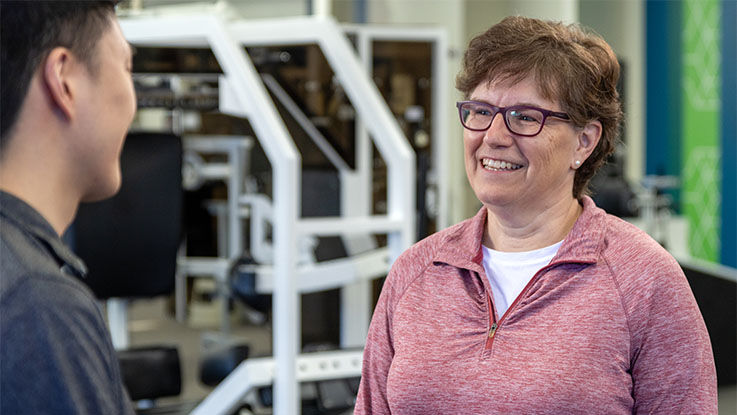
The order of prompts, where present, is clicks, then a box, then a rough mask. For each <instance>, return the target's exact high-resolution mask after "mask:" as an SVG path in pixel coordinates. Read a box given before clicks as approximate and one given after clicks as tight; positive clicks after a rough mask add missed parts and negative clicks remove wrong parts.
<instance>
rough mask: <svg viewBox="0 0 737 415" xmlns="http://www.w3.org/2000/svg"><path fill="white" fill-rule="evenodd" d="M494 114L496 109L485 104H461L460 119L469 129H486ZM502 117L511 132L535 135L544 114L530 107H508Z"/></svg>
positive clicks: (540, 126) (538, 130)
mask: <svg viewBox="0 0 737 415" xmlns="http://www.w3.org/2000/svg"><path fill="white" fill-rule="evenodd" d="M494 115H496V111H495V110H494V109H493V108H492V107H490V106H487V105H483V104H479V103H473V102H469V103H464V104H462V105H461V120H462V121H463V125H464V126H465V127H466V128H468V129H471V130H486V129H487V128H489V127H490V126H491V122H492V119H493V118H494ZM504 118H505V122H506V124H507V127H508V128H509V130H510V131H512V132H513V133H515V134H520V135H535V134H537V133H538V132H540V129H541V128H542V123H543V119H544V115H543V113H542V112H540V111H538V110H536V109H532V108H524V107H523V108H515V107H509V108H507V110H506V113H505V114H504Z"/></svg>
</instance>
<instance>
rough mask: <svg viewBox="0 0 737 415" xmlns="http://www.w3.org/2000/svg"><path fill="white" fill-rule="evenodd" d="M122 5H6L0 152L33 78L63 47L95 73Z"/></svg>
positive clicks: (0, 14)
mask: <svg viewBox="0 0 737 415" xmlns="http://www.w3.org/2000/svg"><path fill="white" fill-rule="evenodd" d="M116 3H117V0H116V1H113V0H110V1H27V0H25V1H7V0H2V1H0V20H1V23H0V37H2V45H1V46H0V55H2V58H1V60H0V71H1V72H0V79H1V80H2V81H1V82H0V97H1V99H2V102H1V103H0V104H1V105H2V106H0V113H1V114H2V118H1V119H0V148H2V147H4V146H5V143H6V141H7V136H8V135H9V132H10V130H11V128H13V125H14V124H15V122H16V119H17V118H18V113H19V112H20V108H21V106H22V105H23V101H24V100H25V97H26V94H27V93H28V87H29V85H30V82H31V78H32V77H33V74H34V73H35V72H36V70H37V69H38V67H39V65H41V64H42V62H43V61H44V60H45V59H46V56H48V54H49V52H50V51H51V50H52V49H53V48H55V47H59V46H63V47H66V48H68V49H69V50H71V51H72V53H73V54H74V56H76V57H77V58H79V59H80V60H81V61H82V62H84V64H85V66H86V67H87V69H88V70H89V71H90V73H92V74H95V73H96V69H97V63H96V61H95V54H94V51H95V46H96V45H97V41H98V40H100V38H101V37H102V36H103V34H104V33H105V31H106V30H107V29H108V28H109V27H110V23H111V19H112V18H113V17H114V15H115V4H116Z"/></svg>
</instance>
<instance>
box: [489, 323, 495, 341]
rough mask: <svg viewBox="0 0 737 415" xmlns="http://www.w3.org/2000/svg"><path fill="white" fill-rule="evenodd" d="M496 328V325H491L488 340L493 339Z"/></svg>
mask: <svg viewBox="0 0 737 415" xmlns="http://www.w3.org/2000/svg"><path fill="white" fill-rule="evenodd" d="M496 327H497V326H496V323H494V324H492V325H491V329H489V338H490V339H493V338H494V333H496Z"/></svg>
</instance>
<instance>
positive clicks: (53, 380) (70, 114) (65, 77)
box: [0, 0, 136, 414]
mask: <svg viewBox="0 0 737 415" xmlns="http://www.w3.org/2000/svg"><path fill="white" fill-rule="evenodd" d="M114 3H115V2H114V1H94V2H93V1H78V2H66V1H48V2H47V1H43V2H25V1H17V2H16V1H5V0H3V1H2V3H0V16H1V19H2V24H1V26H0V32H1V34H2V49H1V54H2V66H1V68H2V83H1V87H2V93H1V94H0V95H1V96H2V107H1V112H2V120H1V122H0V127H1V129H2V131H1V134H0V230H1V231H2V232H1V233H0V310H2V311H1V312H0V413H3V414H5V413H7V414H24V413H28V414H41V413H45V414H131V413H133V408H132V405H131V403H130V400H129V399H128V396H127V393H126V391H125V389H124V387H123V383H122V380H121V375H120V368H119V364H118V360H117V357H116V355H115V350H114V349H113V346H112V343H111V341H110V336H109V333H108V331H107V327H106V325H105V322H104V319H103V316H102V313H101V311H100V309H99V307H98V305H97V303H96V302H95V299H94V297H93V295H92V293H91V292H90V290H89V289H88V288H87V287H86V286H85V285H84V284H83V283H82V282H81V281H80V280H79V278H82V277H84V274H85V272H86V270H85V266H84V264H83V263H82V261H81V260H80V259H79V258H78V257H76V256H75V255H74V254H73V253H72V251H71V250H70V249H69V248H68V247H67V246H66V245H65V244H64V243H63V242H62V240H61V239H60V235H62V234H63V233H64V231H65V230H66V229H67V227H68V226H69V224H70V223H71V222H72V220H73V219H74V215H75V213H76V211H77V206H78V205H79V203H80V202H83V201H84V202H86V201H96V200H100V199H104V198H107V197H110V196H112V195H113V194H115V193H116V192H117V190H118V189H119V187H120V180H121V179H120V177H121V175H120V165H119V156H120V152H121V148H122V145H123V141H124V138H125V135H126V132H127V130H128V127H129V125H130V123H131V121H132V119H133V116H134V114H135V110H136V105H135V93H134V89H133V83H132V80H131V76H130V71H131V63H132V62H131V48H130V46H129V45H128V43H127V42H126V40H125V38H124V37H123V34H122V32H121V29H120V26H119V25H118V23H117V20H116V17H115V9H114V6H115V5H114ZM100 243H105V241H100Z"/></svg>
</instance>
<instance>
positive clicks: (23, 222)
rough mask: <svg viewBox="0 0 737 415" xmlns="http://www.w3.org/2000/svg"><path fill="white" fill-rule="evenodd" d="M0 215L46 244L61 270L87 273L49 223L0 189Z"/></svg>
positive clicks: (78, 274)
mask: <svg viewBox="0 0 737 415" xmlns="http://www.w3.org/2000/svg"><path fill="white" fill-rule="evenodd" d="M0 215H2V216H4V217H5V218H6V220H8V221H9V222H12V223H13V224H15V225H16V226H18V227H19V228H21V229H23V230H24V231H25V232H26V233H28V234H29V235H30V236H31V237H33V238H35V239H36V240H38V241H39V242H41V243H42V244H43V245H44V246H46V247H47V249H48V250H49V253H50V254H51V255H52V256H54V258H56V261H57V262H58V263H59V266H60V267H61V268H62V270H64V271H65V272H67V273H69V272H71V273H72V274H74V275H75V276H78V277H84V276H85V275H87V267H86V266H85V264H84V262H83V261H82V260H81V259H80V258H79V257H78V256H77V255H76V254H75V253H74V252H72V250H71V249H69V247H68V246H67V245H66V244H65V243H64V242H63V241H62V240H61V238H59V235H57V234H56V231H54V228H53V227H52V226H51V224H50V223H49V222H48V221H47V220H46V219H44V217H43V216H41V214H40V213H39V212H38V211H37V210H36V209H34V208H33V207H31V206H30V205H29V204H27V203H26V202H24V201H23V200H21V199H19V198H17V197H15V196H13V195H12V194H10V193H7V192H4V191H2V190H0Z"/></svg>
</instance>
